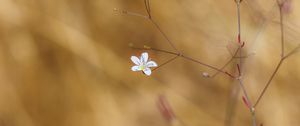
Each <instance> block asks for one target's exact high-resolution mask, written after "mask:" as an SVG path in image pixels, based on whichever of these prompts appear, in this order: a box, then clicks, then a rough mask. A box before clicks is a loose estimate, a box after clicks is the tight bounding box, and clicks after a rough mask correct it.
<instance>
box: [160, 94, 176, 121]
mask: <svg viewBox="0 0 300 126" xmlns="http://www.w3.org/2000/svg"><path fill="white" fill-rule="evenodd" d="M158 107H159V110H160V112H161V114H162V115H163V117H164V118H165V119H166V120H167V121H168V122H172V121H173V120H174V119H175V114H174V112H173V111H172V109H171V107H170V105H169V104H168V102H167V100H166V98H165V96H163V95H160V96H159V98H158Z"/></svg>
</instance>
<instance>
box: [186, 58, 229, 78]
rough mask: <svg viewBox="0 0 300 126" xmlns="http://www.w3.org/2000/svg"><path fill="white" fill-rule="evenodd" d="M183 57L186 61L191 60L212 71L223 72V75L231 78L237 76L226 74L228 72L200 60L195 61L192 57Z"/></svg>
mask: <svg viewBox="0 0 300 126" xmlns="http://www.w3.org/2000/svg"><path fill="white" fill-rule="evenodd" d="M181 57H182V58H184V59H187V60H190V61H192V62H195V63H198V64H201V65H203V66H206V67H208V68H211V69H213V70H216V71H218V72H221V73H223V74H226V75H228V76H230V77H231V78H235V76H233V75H232V74H230V73H228V72H226V71H223V70H221V69H219V68H216V67H214V66H211V65H209V64H206V63H203V62H200V61H198V60H195V59H193V58H191V57H188V56H185V55H181Z"/></svg>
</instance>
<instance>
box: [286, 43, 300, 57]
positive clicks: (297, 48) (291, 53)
mask: <svg viewBox="0 0 300 126" xmlns="http://www.w3.org/2000/svg"><path fill="white" fill-rule="evenodd" d="M299 48H300V45H298V46H297V47H296V48H294V49H293V50H292V51H291V52H289V53H288V54H286V56H284V57H283V59H286V58H289V57H290V56H291V55H293V54H294V53H296V52H297V51H299Z"/></svg>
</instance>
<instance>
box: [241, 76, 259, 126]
mask: <svg viewBox="0 0 300 126" xmlns="http://www.w3.org/2000/svg"><path fill="white" fill-rule="evenodd" d="M238 80H239V84H240V87H241V88H242V91H243V94H244V96H245V98H246V100H247V102H248V104H249V111H250V113H251V117H252V126H256V114H255V106H253V105H252V102H251V100H250V98H249V96H248V93H247V90H246V88H245V86H244V84H243V81H242V79H241V78H239V79H238Z"/></svg>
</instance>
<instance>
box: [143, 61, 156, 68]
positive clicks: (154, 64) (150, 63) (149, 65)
mask: <svg viewBox="0 0 300 126" xmlns="http://www.w3.org/2000/svg"><path fill="white" fill-rule="evenodd" d="M146 66H147V67H157V64H156V62H154V61H149V62H147V64H146Z"/></svg>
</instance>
